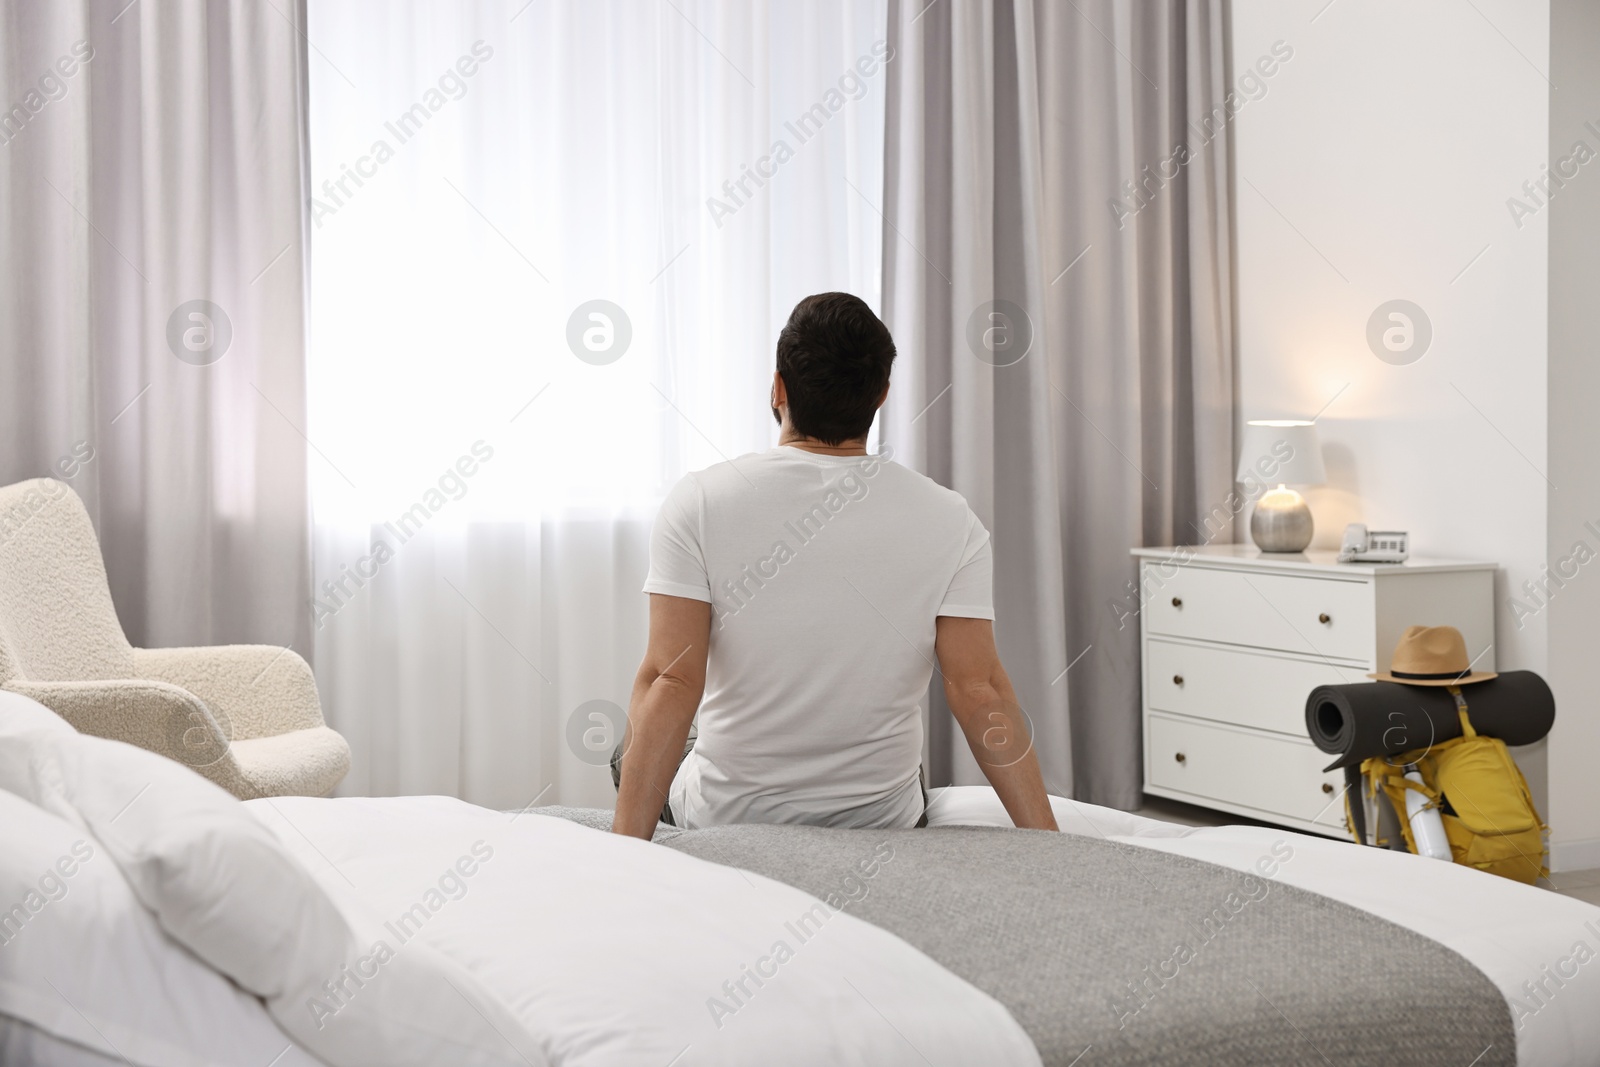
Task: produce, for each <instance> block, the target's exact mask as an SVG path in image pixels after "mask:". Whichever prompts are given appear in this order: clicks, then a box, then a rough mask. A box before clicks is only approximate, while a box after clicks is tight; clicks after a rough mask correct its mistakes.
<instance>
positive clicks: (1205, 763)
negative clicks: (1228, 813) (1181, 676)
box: [1145, 715, 1344, 828]
mask: <svg viewBox="0 0 1600 1067" xmlns="http://www.w3.org/2000/svg"><path fill="white" fill-rule="evenodd" d="M1148 729H1149V733H1148V738H1147V740H1148V747H1147V748H1146V750H1145V766H1146V768H1147V778H1148V780H1149V782H1150V783H1151V784H1153V785H1157V786H1161V787H1163V788H1166V789H1172V790H1177V791H1179V792H1183V793H1187V794H1189V795H1190V796H1193V797H1195V798H1196V800H1197V801H1199V802H1200V803H1204V802H1205V801H1207V800H1220V801H1224V802H1227V803H1231V804H1239V805H1242V806H1244V807H1247V808H1253V809H1255V810H1256V811H1260V812H1262V813H1263V815H1264V816H1267V817H1270V816H1272V815H1282V816H1287V817H1289V818H1292V819H1303V820H1305V821H1307V822H1315V823H1317V824H1318V825H1321V826H1328V827H1333V828H1341V827H1343V826H1344V802H1343V801H1342V800H1336V798H1337V797H1338V796H1339V794H1340V791H1341V790H1343V789H1344V772H1343V771H1328V772H1324V771H1323V770H1322V768H1323V767H1325V766H1326V765H1327V764H1328V763H1329V762H1330V761H1331V760H1332V759H1333V757H1332V756H1329V755H1328V754H1327V753H1326V752H1320V751H1318V750H1317V749H1316V748H1314V747H1313V746H1312V744H1311V742H1310V741H1296V740H1294V739H1292V738H1288V737H1281V736H1276V735H1272V734H1261V733H1255V732H1253V731H1246V730H1236V729H1230V728H1229V727H1226V726H1214V725H1211V724H1209V723H1203V722H1192V721H1189V720H1184V719H1171V718H1167V717H1166V716H1163V715H1151V716H1150V717H1149V719H1148ZM1180 756H1181V757H1182V759H1181V760H1180V759H1179V757H1180Z"/></svg>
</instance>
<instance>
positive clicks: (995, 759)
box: [934, 615, 1058, 830]
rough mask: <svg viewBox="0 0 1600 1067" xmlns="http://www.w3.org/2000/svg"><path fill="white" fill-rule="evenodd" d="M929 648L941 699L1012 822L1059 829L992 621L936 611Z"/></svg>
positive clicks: (1025, 825) (1031, 736)
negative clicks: (936, 666) (935, 660)
mask: <svg viewBox="0 0 1600 1067" xmlns="http://www.w3.org/2000/svg"><path fill="white" fill-rule="evenodd" d="M934 651H935V653H936V654H937V655H938V657H939V667H940V673H941V674H942V675H943V677H944V695H945V700H946V701H947V702H948V703H949V705H950V711H951V713H952V714H954V715H955V719H956V722H957V723H959V724H960V726H961V732H962V733H963V734H965V735H966V738H967V745H968V747H969V748H971V749H972V754H973V755H974V756H975V757H977V760H978V765H979V766H980V767H982V768H983V773H984V776H985V777H987V778H988V779H989V784H990V785H992V786H994V791H995V792H996V793H998V794H999V796H1000V802H1001V803H1002V804H1004V805H1005V809H1006V812H1007V813H1008V814H1009V815H1010V816H1011V821H1012V822H1013V823H1015V824H1016V825H1017V826H1019V827H1021V828H1022V829H1025V830H1055V829H1058V827H1057V826H1056V817H1055V813H1054V812H1052V811H1051V810H1050V797H1049V795H1048V794H1047V793H1046V792H1045V789H1044V779H1043V777H1042V776H1041V775H1040V773H1039V758H1038V756H1037V754H1036V753H1035V752H1034V750H1033V734H1032V732H1031V731H1030V730H1029V729H1028V722H1027V718H1026V716H1024V715H1023V713H1022V707H1021V705H1019V704H1018V703H1017V694H1016V692H1015V691H1014V690H1013V689H1012V688H1011V679H1010V678H1009V677H1007V676H1006V669H1005V667H1003V666H1002V665H1001V663H1000V653H999V651H998V650H997V649H996V648H995V644H994V623H993V622H991V621H990V620H988V619H968V618H961V617H957V616H952V615H941V616H939V618H938V619H937V620H936V624H935V636H934Z"/></svg>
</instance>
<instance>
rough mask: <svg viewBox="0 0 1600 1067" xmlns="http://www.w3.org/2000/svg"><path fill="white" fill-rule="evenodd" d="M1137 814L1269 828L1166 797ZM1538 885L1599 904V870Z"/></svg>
mask: <svg viewBox="0 0 1600 1067" xmlns="http://www.w3.org/2000/svg"><path fill="white" fill-rule="evenodd" d="M1136 814H1139V815H1143V816H1146V817H1147V818H1151V819H1162V820H1165V821H1166V822H1175V823H1181V824H1182V825H1184V826H1232V825H1237V824H1239V823H1243V824H1245V825H1247V826H1267V825H1270V824H1268V823H1257V822H1255V821H1254V820H1251V819H1246V818H1242V817H1240V816H1237V815H1229V814H1228V813H1226V812H1221V811H1212V810H1211V809H1210V808H1199V807H1196V806H1194V805H1193V804H1184V803H1181V802H1179V801H1176V800H1168V799H1167V798H1165V797H1152V796H1147V797H1145V798H1144V807H1142V808H1140V809H1139V810H1138V812H1137V813H1136ZM1539 885H1541V886H1543V887H1544V888H1545V889H1550V890H1554V891H1555V892H1557V893H1560V894H1561V895H1562V896H1568V897H1577V898H1578V899H1579V900H1583V901H1587V902H1588V903H1590V904H1595V905H1600V868H1595V869H1593V870H1588V871H1557V872H1556V873H1555V874H1553V875H1551V876H1550V877H1549V878H1547V879H1540V881H1539Z"/></svg>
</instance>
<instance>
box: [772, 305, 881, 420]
mask: <svg viewBox="0 0 1600 1067" xmlns="http://www.w3.org/2000/svg"><path fill="white" fill-rule="evenodd" d="M894 355H895V352H894V338H893V337H891V336H890V335H889V328H888V327H887V326H885V325H884V324H883V322H882V320H880V319H879V318H878V316H876V315H874V314H873V313H872V309H871V308H869V307H868V306H867V305H866V302H865V301H863V300H862V299H861V298H860V297H857V296H851V295H850V294H849V293H818V294H816V295H815V296H808V297H806V298H805V299H804V300H802V301H800V303H798V304H796V305H795V306H794V310H793V311H792V312H790V313H789V321H788V322H787V323H785V324H784V327H783V331H782V332H781V333H779V334H778V373H779V374H780V375H782V376H783V388H784V390H785V391H786V392H787V393H788V395H789V421H790V423H792V424H793V426H794V428H795V430H796V431H798V432H799V433H803V434H805V435H806V436H807V437H811V438H815V439H816V440H818V441H821V442H823V443H824V444H829V445H837V444H839V443H840V442H843V441H848V440H851V439H852V438H857V437H864V436H866V433H867V431H868V430H869V429H871V428H872V419H873V416H874V415H876V414H877V411H878V399H879V398H880V397H881V396H883V389H884V386H886V385H888V384H889V369H890V367H892V366H893V365H894Z"/></svg>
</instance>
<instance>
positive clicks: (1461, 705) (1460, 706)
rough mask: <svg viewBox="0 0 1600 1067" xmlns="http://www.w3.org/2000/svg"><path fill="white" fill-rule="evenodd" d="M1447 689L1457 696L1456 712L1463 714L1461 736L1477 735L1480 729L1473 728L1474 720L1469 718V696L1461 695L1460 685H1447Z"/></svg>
mask: <svg viewBox="0 0 1600 1067" xmlns="http://www.w3.org/2000/svg"><path fill="white" fill-rule="evenodd" d="M1445 688H1446V691H1447V692H1449V694H1450V695H1451V696H1453V697H1455V698H1456V714H1457V715H1460V716H1461V736H1462V737H1477V736H1478V731H1476V730H1474V729H1473V728H1472V720H1471V719H1469V718H1467V698H1466V697H1464V696H1462V695H1461V687H1460V686H1459V685H1452V686H1446V687H1445Z"/></svg>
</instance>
